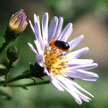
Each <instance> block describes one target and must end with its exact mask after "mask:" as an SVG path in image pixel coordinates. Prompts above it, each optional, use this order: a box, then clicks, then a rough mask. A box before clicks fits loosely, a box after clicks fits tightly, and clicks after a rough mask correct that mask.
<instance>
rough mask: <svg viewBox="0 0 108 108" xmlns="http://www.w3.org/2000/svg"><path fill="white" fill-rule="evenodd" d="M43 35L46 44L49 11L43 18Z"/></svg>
mask: <svg viewBox="0 0 108 108" xmlns="http://www.w3.org/2000/svg"><path fill="white" fill-rule="evenodd" d="M42 35H43V40H44V45H46V44H47V42H48V13H47V12H46V13H45V14H44V15H43V18H42Z"/></svg>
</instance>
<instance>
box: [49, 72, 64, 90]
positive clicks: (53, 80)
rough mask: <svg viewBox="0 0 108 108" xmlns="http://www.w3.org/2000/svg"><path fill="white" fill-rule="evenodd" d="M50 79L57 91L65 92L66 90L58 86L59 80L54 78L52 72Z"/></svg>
mask: <svg viewBox="0 0 108 108" xmlns="http://www.w3.org/2000/svg"><path fill="white" fill-rule="evenodd" d="M49 78H50V82H51V83H52V85H53V86H54V87H55V88H56V89H57V90H60V91H64V89H63V88H62V87H61V86H60V85H59V84H58V80H57V79H56V78H54V76H53V74H52V72H51V73H50V75H49Z"/></svg>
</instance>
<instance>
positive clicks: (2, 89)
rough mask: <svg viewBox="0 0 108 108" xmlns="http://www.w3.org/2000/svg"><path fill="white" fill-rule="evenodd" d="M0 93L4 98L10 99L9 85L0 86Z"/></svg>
mask: <svg viewBox="0 0 108 108" xmlns="http://www.w3.org/2000/svg"><path fill="white" fill-rule="evenodd" d="M0 95H1V96H3V97H4V99H7V100H10V99H11V97H12V91H11V88H9V87H0Z"/></svg>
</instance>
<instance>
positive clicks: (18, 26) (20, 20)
mask: <svg viewBox="0 0 108 108" xmlns="http://www.w3.org/2000/svg"><path fill="white" fill-rule="evenodd" d="M27 25H28V21H27V16H26V14H25V12H24V10H23V9H21V10H19V11H18V12H16V13H15V14H13V15H12V16H11V18H10V21H9V25H8V28H7V30H6V33H5V39H7V40H9V41H11V40H14V39H15V38H16V35H18V34H20V33H22V32H23V31H24V30H25V28H26V27H27Z"/></svg>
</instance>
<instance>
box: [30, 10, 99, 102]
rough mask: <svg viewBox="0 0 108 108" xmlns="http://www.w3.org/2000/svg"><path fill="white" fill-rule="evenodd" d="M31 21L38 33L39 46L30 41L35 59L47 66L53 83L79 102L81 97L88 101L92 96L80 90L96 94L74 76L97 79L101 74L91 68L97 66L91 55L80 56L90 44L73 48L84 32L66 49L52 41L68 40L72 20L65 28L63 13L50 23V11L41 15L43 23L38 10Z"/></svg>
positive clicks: (36, 40)
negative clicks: (89, 56) (52, 44)
mask: <svg viewBox="0 0 108 108" xmlns="http://www.w3.org/2000/svg"><path fill="white" fill-rule="evenodd" d="M29 23H30V26H31V28H32V31H33V33H34V34H35V38H36V39H35V40H34V43H35V45H36V49H35V48H34V47H33V45H32V44H31V43H28V45H29V46H30V48H31V49H32V51H33V52H34V53H35V54H36V62H37V63H38V64H39V65H40V66H41V67H44V73H45V74H46V75H47V76H48V77H49V80H50V82H51V84H52V85H53V86H54V87H55V88H57V89H58V90H60V91H64V90H66V91H68V92H69V93H70V94H71V95H72V96H73V97H74V99H75V101H76V102H77V103H78V104H82V100H83V101H86V102H89V101H90V100H91V99H90V98H89V97H87V96H86V95H84V94H82V93H81V92H80V91H81V90H82V91H83V92H85V93H86V94H87V95H89V96H91V97H94V96H93V95H92V94H90V93H89V92H87V91H86V90H85V89H83V88H82V87H81V86H80V85H78V84H77V83H76V82H75V79H78V80H85V81H96V80H97V78H98V75H97V74H95V73H93V72H90V71H89V70H91V69H94V68H96V67H97V66H98V64H97V63H94V62H93V60H92V59H80V57H81V56H83V55H85V54H86V53H87V52H88V50H89V48H88V47H84V48H82V49H79V50H76V51H72V50H73V49H74V48H75V47H76V46H77V45H78V44H79V43H80V42H81V41H82V40H83V38H84V35H80V36H79V37H77V38H75V39H73V40H71V41H70V42H69V43H68V44H69V46H70V52H68V53H67V52H64V51H62V50H60V49H59V48H56V47H52V46H50V44H49V43H50V42H51V41H52V40H53V39H54V40H60V41H64V42H66V41H67V40H68V38H69V37H70V35H71V34H72V31H73V28H72V23H69V24H67V25H66V27H65V28H64V29H63V28H62V26H63V17H59V18H58V17H56V16H54V17H53V18H52V20H51V22H50V24H49V26H48V13H47V12H46V13H45V14H44V15H43V17H42V27H41V26H40V20H39V16H36V14H34V25H33V24H32V23H31V21H29Z"/></svg>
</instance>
